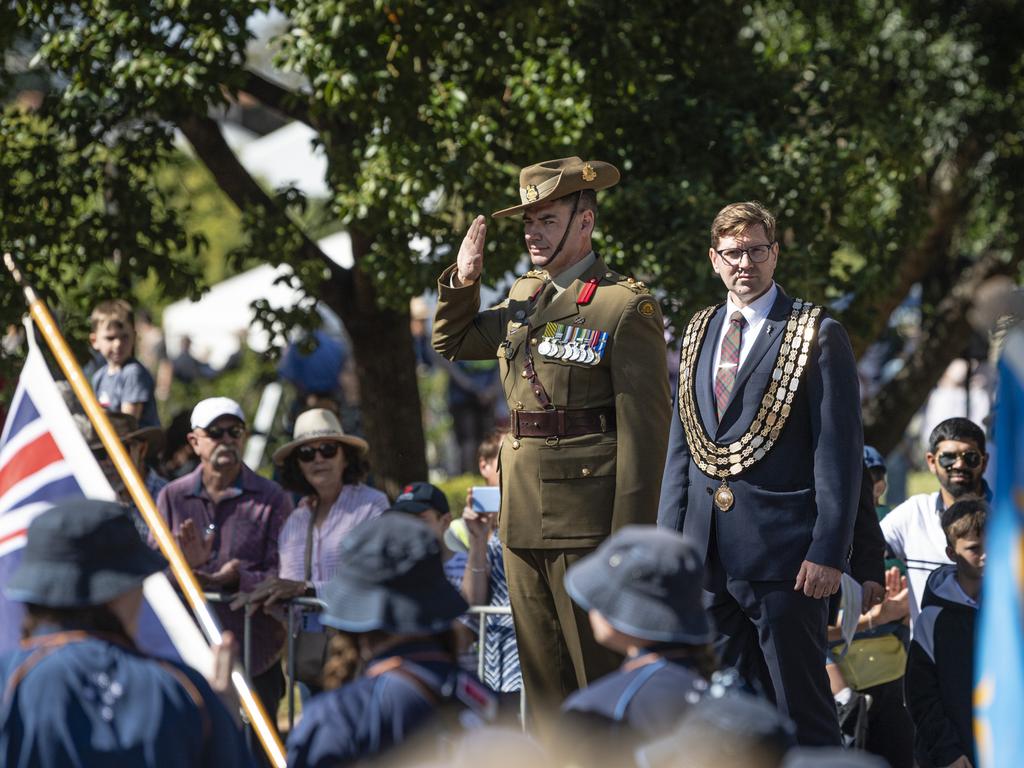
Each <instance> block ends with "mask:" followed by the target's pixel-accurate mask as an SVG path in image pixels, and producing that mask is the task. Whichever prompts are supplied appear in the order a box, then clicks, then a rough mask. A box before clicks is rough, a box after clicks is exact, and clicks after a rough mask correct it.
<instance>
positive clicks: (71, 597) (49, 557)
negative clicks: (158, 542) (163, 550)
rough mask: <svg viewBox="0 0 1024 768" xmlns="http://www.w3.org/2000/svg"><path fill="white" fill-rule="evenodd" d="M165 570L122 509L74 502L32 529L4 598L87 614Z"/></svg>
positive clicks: (47, 514)
mask: <svg viewBox="0 0 1024 768" xmlns="http://www.w3.org/2000/svg"><path fill="white" fill-rule="evenodd" d="M166 566H167V561H166V560H164V558H163V556H162V555H160V553H158V552H156V551H154V550H152V549H150V548H149V547H148V546H147V545H146V543H145V542H144V541H143V540H142V539H141V538H140V537H139V533H138V530H137V529H136V528H135V525H134V524H133V523H132V520H131V518H130V517H129V516H128V512H127V511H126V510H125V509H124V508H123V507H122V506H121V505H120V504H115V503H114V502H110V501H98V500H93V499H74V500H69V501H65V502H61V503H58V504H57V505H56V506H54V507H53V509H49V510H47V511H46V512H43V513H42V514H41V515H39V516H38V517H37V518H36V519H35V520H33V521H32V523H31V524H30V525H29V527H28V541H27V543H26V545H25V549H24V551H23V553H22V559H21V563H20V565H19V566H18V568H17V570H16V571H15V572H14V574H13V575H12V576H11V579H10V581H8V582H7V586H6V587H5V588H4V594H5V595H6V596H7V597H8V598H9V599H11V600H16V601H18V602H21V603H32V604H34V605H41V606H46V607H48V608H85V607H88V606H93V605H101V604H103V603H106V602H108V601H110V600H113V599H114V598H115V597H117V596H119V595H122V594H124V593H125V592H127V591H129V590H130V589H132V588H134V587H137V586H139V585H140V584H142V582H143V581H145V579H146V577H147V576H149V575H151V574H153V573H156V572H157V571H159V570H162V569H163V568H165V567H166Z"/></svg>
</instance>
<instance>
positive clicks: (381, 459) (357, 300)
mask: <svg viewBox="0 0 1024 768" xmlns="http://www.w3.org/2000/svg"><path fill="white" fill-rule="evenodd" d="M352 250H353V256H354V257H355V261H356V265H355V266H354V267H353V268H352V271H351V274H350V275H349V277H351V278H352V280H351V283H350V284H351V290H348V286H347V285H346V283H349V281H348V280H346V281H344V282H342V281H339V280H338V279H336V278H333V277H332V278H331V279H330V280H328V281H327V282H325V283H324V284H323V286H322V291H323V293H322V294H321V296H320V299H321V300H322V301H324V302H325V303H326V304H327V305H328V306H329V307H331V309H333V310H334V311H335V312H337V313H338V315H339V316H340V317H341V320H342V322H343V323H344V324H345V329H346V330H347V331H348V334H349V336H350V337H351V339H352V356H353V358H354V360H355V369H356V377H357V379H358V381H359V393H360V394H359V399H360V410H361V412H362V416H363V426H364V428H365V432H366V438H367V440H368V441H369V443H370V466H371V469H372V471H373V477H374V481H375V484H376V485H377V487H379V488H381V489H382V490H383V491H385V492H386V493H387V494H388V496H390V497H391V498H394V497H395V496H397V495H398V493H399V491H400V489H401V488H402V486H403V485H405V484H406V483H409V482H411V481H413V480H426V479H427V455H426V448H425V439H424V434H423V417H422V412H421V406H420V393H419V385H418V383H417V380H416V358H415V353H414V352H413V345H412V334H411V333H410V331H409V313H408V311H396V310H393V309H385V308H381V307H379V306H378V305H377V301H376V299H377V292H376V290H375V288H374V286H373V283H372V281H371V280H370V279H369V278H367V277H366V276H365V275H364V274H363V273H362V272H360V270H359V256H360V244H359V239H358V237H357V236H356V235H354V234H353V236H352ZM362 252H365V249H363V250H362Z"/></svg>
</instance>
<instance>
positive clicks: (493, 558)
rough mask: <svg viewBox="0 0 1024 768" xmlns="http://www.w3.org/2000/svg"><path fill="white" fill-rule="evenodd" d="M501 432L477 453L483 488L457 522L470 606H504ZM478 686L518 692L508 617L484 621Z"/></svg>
mask: <svg viewBox="0 0 1024 768" xmlns="http://www.w3.org/2000/svg"><path fill="white" fill-rule="evenodd" d="M504 438H505V433H504V432H503V431H501V430H495V431H494V432H492V433H491V434H490V435H488V436H487V438H486V439H484V441H483V442H482V443H481V444H480V447H479V448H478V449H477V465H478V467H479V471H480V474H481V476H483V478H484V480H485V481H486V483H487V485H486V486H484V487H479V486H478V487H474V488H471V489H470V491H469V494H468V495H467V497H466V508H465V509H464V510H462V520H463V521H464V524H465V526H466V532H467V533H468V541H469V554H468V558H467V560H466V571H465V573H464V574H463V577H462V596H463V597H464V598H466V602H468V603H469V604H470V605H488V606H492V607H508V605H509V597H508V580H507V579H506V577H505V560H504V558H503V557H502V552H501V537H500V535H499V534H498V530H497V529H498V508H499V507H500V499H501V489H500V488H499V483H500V481H501V475H500V470H499V468H498V452H499V451H500V450H501V442H502V440H503V439H504ZM483 682H484V684H485V685H487V686H488V687H490V688H492V689H494V690H495V691H497V692H498V693H515V692H518V691H519V690H521V689H522V687H523V673H522V670H521V669H520V667H519V649H518V647H517V646H516V631H515V626H514V625H513V622H512V617H511V616H490V617H488V618H487V646H486V648H485V649H484V678H483Z"/></svg>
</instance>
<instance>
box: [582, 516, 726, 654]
mask: <svg viewBox="0 0 1024 768" xmlns="http://www.w3.org/2000/svg"><path fill="white" fill-rule="evenodd" d="M703 583H704V564H703V563H702V562H701V560H700V558H699V557H698V555H697V550H696V548H695V547H694V546H693V544H692V543H691V542H689V541H688V540H687V539H685V538H684V537H683V536H682V534H680V533H677V532H675V531H669V530H666V529H664V528H656V527H654V526H653V525H629V526H626V527H625V528H622V529H620V530H619V531H617V532H616V533H614V534H613V535H612V536H611V537H610V538H608V539H607V540H606V541H605V542H604V543H603V544H601V546H600V547H598V548H597V550H596V551H594V552H593V553H591V554H589V555H587V556H586V557H584V558H583V559H582V560H580V561H579V562H578V563H576V564H575V565H573V566H572V567H571V568H569V570H568V572H567V573H566V575H565V586H566V589H567V590H568V592H569V595H570V596H571V597H572V599H573V600H575V601H576V602H577V603H578V604H579V605H580V606H581V607H582V608H583V609H584V610H587V611H589V610H591V609H597V610H598V611H600V612H601V614H602V615H603V616H604V618H605V619H607V621H608V623H609V624H611V625H612V626H613V627H615V629H617V630H619V631H620V632H625V633H626V634H629V635H634V636H636V637H641V638H643V639H645V640H653V641H655V642H663V643H689V644H693V645H698V644H702V643H709V642H711V641H712V640H714V637H715V633H714V630H713V628H712V626H711V620H710V619H709V618H708V615H707V613H706V612H705V611H704V607H703V603H702V598H703Z"/></svg>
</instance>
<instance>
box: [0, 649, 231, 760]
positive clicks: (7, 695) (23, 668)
mask: <svg viewBox="0 0 1024 768" xmlns="http://www.w3.org/2000/svg"><path fill="white" fill-rule="evenodd" d="M89 639H95V640H102V641H103V642H106V643H111V644H112V645H118V646H120V647H122V648H124V649H126V650H128V651H130V652H132V653H134V654H136V655H137V656H141V657H142V658H144V659H147V660H149V661H152V662H153V663H155V664H159V665H160V667H162V668H163V669H164V670H165V671H166V672H168V673H169V674H170V675H171V676H172V677H174V679H175V680H177V681H178V684H179V685H180V686H181V687H182V688H183V689H185V693H187V694H188V696H189V698H190V699H192V701H193V703H194V704H195V705H196V708H197V709H198V710H199V719H200V720H201V721H202V731H203V744H204V745H205V744H206V742H207V741H208V740H209V738H210V734H211V733H212V731H213V724H212V723H211V721H210V714H209V712H208V711H207V708H206V701H205V700H204V699H203V694H202V693H201V692H200V690H199V689H198V688H197V687H196V686H195V684H194V683H193V682H192V681H191V680H190V679H189V677H188V675H186V674H185V673H184V672H182V671H181V670H180V669H178V668H177V667H176V666H174V665H173V664H170V663H168V662H166V661H163V660H162V659H157V658H153V657H151V656H147V655H146V654H144V653H142V652H141V651H140V650H139V649H138V647H137V646H136V645H135V643H133V642H132V640H131V638H129V637H125V636H122V635H117V634H114V633H112V632H92V631H86V630H82V629H73V630H66V631H64V632H52V633H50V634H46V635H40V636H38V637H29V638H26V639H25V640H23V641H22V647H24V648H26V649H28V648H31V649H32V653H30V654H29V655H28V656H27V657H26V658H25V660H24V661H22V662H21V664H19V665H18V666H17V667H16V668H15V670H14V672H13V673H12V674H11V677H10V678H9V679H8V681H7V686H6V687H5V688H4V697H3V704H4V706H5V707H6V706H7V703H8V702H9V701H10V700H11V698H12V697H13V696H14V693H15V691H16V690H17V688H18V686H19V685H21V683H22V681H24V679H25V677H26V676H27V675H28V673H29V672H31V671H32V670H33V669H34V668H35V667H36V666H37V665H38V664H39V662H41V661H42V660H43V659H45V658H46V657H47V656H49V655H50V654H52V653H54V652H55V651H58V650H60V649H61V648H64V647H66V646H68V645H72V644H74V643H82V642H85V641H86V640H89Z"/></svg>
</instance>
